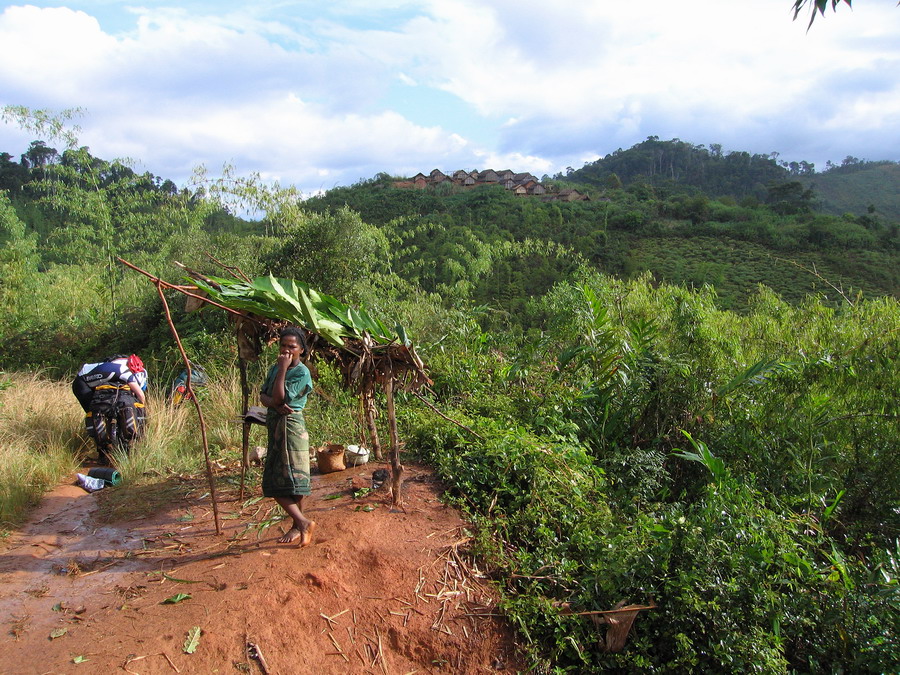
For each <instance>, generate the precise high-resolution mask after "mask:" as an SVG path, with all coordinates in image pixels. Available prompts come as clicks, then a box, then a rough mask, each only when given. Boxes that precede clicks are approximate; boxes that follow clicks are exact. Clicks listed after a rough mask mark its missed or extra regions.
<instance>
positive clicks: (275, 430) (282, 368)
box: [259, 326, 316, 546]
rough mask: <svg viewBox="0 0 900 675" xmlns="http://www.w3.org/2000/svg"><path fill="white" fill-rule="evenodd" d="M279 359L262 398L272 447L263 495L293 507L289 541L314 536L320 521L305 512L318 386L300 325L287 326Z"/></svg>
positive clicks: (286, 507) (308, 539)
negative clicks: (310, 413) (310, 407)
mask: <svg viewBox="0 0 900 675" xmlns="http://www.w3.org/2000/svg"><path fill="white" fill-rule="evenodd" d="M280 337H281V339H280V341H279V347H280V350H279V354H278V359H277V360H276V361H275V365H273V366H272V367H271V368H270V369H269V375H268V377H266V382H265V384H263V388H262V391H261V393H260V395H259V400H260V402H262V404H263V405H264V406H266V407H267V408H268V412H267V414H266V428H267V429H268V432H269V447H268V452H267V453H266V465H265V468H264V469H263V479H262V488H263V496H265V497H272V498H273V499H274V500H275V501H276V502H278V504H279V505H280V506H281V508H283V509H284V510H285V511H287V514H288V515H289V516H290V517H291V519H292V520H293V521H294V522H293V526H292V527H291V529H289V530H288V531H287V532H286V533H285V534H284V536H282V537H281V538H279V540H278V541H280V542H281V543H283V544H288V543H291V542H294V541H298V540H299V542H300V546H308V545H309V544H310V542H312V536H313V531H314V530H315V528H316V524H315V522H313V521H312V520H310V519H309V518H307V517H306V516H305V515H303V509H302V506H303V497H305V496H307V495H309V494H310V484H309V434H308V433H307V432H306V422H305V420H304V419H303V407H304V406H305V405H306V397H307V396H308V395H309V393H310V392H311V391H312V378H311V377H310V374H309V369H308V368H307V367H306V366H304V365H303V364H302V363H300V357H301V356H303V355H304V354H305V353H306V340H305V338H304V337H303V333H302V332H301V331H300V329H299V328H296V327H294V326H289V327H288V328H285V329H284V330H282V331H281V336H280Z"/></svg>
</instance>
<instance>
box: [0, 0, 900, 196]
mask: <svg viewBox="0 0 900 675" xmlns="http://www.w3.org/2000/svg"><path fill="white" fill-rule="evenodd" d="M72 6H75V5H72ZM90 6H91V8H92V9H91V12H92V13H93V14H89V13H87V12H85V11H77V10H75V9H69V8H65V7H58V8H45V9H39V8H37V7H33V6H14V5H13V6H6V8H5V10H4V11H3V13H2V14H0V92H2V93H0V96H2V97H3V98H4V100H0V104H6V103H16V104H24V105H28V106H31V107H40V108H43V107H50V108H56V109H59V108H67V107H75V106H80V107H84V108H86V109H87V111H88V115H87V116H86V117H85V118H84V120H82V123H81V124H82V127H83V129H84V132H83V135H82V141H83V142H84V143H86V144H88V145H90V146H91V148H92V150H93V151H94V152H95V153H96V154H98V155H100V156H102V157H109V158H111V157H115V156H122V155H124V156H131V157H134V158H137V159H139V160H141V161H142V162H143V164H144V165H146V167H147V168H148V169H149V170H151V171H153V172H155V173H158V174H160V175H163V176H165V177H172V178H175V179H183V178H184V177H185V176H186V175H187V173H188V171H189V169H190V167H191V165H192V164H196V163H200V162H202V163H205V164H207V165H208V166H209V167H210V168H214V167H215V166H216V165H217V164H219V163H221V162H224V161H233V162H234V163H235V164H236V165H237V167H238V169H239V170H241V171H247V172H249V171H253V170H259V171H261V172H263V173H264V174H265V175H269V176H277V177H279V178H280V179H282V180H283V181H285V182H295V183H297V184H298V186H300V187H301V189H303V190H305V191H311V190H315V189H319V188H322V187H326V188H327V187H331V184H329V185H323V181H324V180H330V181H333V183H332V184H340V183H347V182H352V181H355V180H357V179H359V178H366V177H370V176H372V175H374V174H375V173H376V172H379V171H387V172H389V173H407V174H412V173H415V172H417V171H420V170H428V169H430V168H432V167H434V166H438V167H442V168H445V169H452V168H458V167H468V168H484V167H487V166H497V167H504V168H505V167H509V168H515V169H520V170H528V171H531V172H533V173H536V174H538V175H540V174H542V173H555V172H556V171H560V170H563V169H564V168H565V167H566V166H567V165H574V166H578V165H580V163H583V161H586V160H587V159H594V158H596V156H598V155H599V154H604V153H606V152H610V151H612V150H614V149H615V148H616V147H628V146H630V145H632V144H633V143H636V142H639V141H641V140H643V139H644V138H645V137H646V136H649V135H659V136H660V137H662V138H670V137H675V136H677V137H680V138H682V139H683V140H687V141H691V142H694V143H711V142H719V143H722V144H724V145H725V146H726V148H729V149H741V150H749V151H751V152H769V151H772V150H779V151H781V152H782V156H783V157H784V158H789V159H808V160H812V161H817V162H818V163H820V165H821V163H822V162H824V159H826V158H830V159H836V160H839V159H840V158H841V157H843V156H845V155H847V154H854V155H856V156H863V157H867V158H869V159H882V158H887V159H898V158H900V145H898V144H900V133H898V131H900V128H898V122H897V120H898V119H900V82H898V77H897V75H896V73H898V72H900V46H898V43H897V40H896V35H897V34H898V33H900V9H895V7H894V3H893V2H889V3H881V4H877V3H875V2H869V3H863V4H860V5H859V6H858V7H855V8H854V10H853V11H852V12H851V11H849V9H847V8H845V7H843V6H842V7H841V8H839V10H838V12H837V13H836V14H833V13H831V12H830V11H829V13H828V15H827V16H826V17H825V18H824V19H823V18H820V19H819V20H817V21H816V24H815V25H814V26H813V28H812V29H811V30H810V31H809V32H807V31H806V22H805V21H803V20H798V21H796V22H792V21H791V20H790V11H789V10H790V2H789V1H788V0H757V2H755V3H753V6H752V7H748V6H747V4H746V3H741V2H737V1H735V0H728V1H723V0H695V1H694V2H691V3H675V2H671V0H645V1H644V2H640V3H632V4H630V5H623V4H622V3H609V2H603V3H601V2H594V3H577V4H576V3H566V4H565V5H563V6H560V5H548V3H546V2H545V1H544V0H541V1H540V2H538V0H521V1H520V2H518V3H516V4H515V5H514V6H512V5H501V4H496V3H494V4H485V3H483V2H477V1H476V0H422V2H417V3H413V2H409V1H405V0H395V1H391V0H381V1H379V2H371V1H369V0H367V1H366V2H362V0H359V1H357V0H354V1H353V2H341V3H327V4H317V5H312V4H309V3H302V4H301V3H283V2H279V1H276V0H271V1H265V2H258V3H253V4H248V3H244V2H235V1H234V0H223V1H222V2H220V3H218V4H217V5H216V6H215V9H213V8H212V6H210V7H209V8H207V10H206V11H201V10H199V9H197V5H196V3H195V2H183V3H181V6H180V7H179V8H168V9H167V8H160V7H153V8H148V7H143V8H140V7H138V8H132V9H130V10H128V11H129V12H131V14H130V15H128V14H125V15H124V16H125V23H124V24H122V25H125V26H126V28H125V29H124V30H122V29H121V26H119V28H118V29H117V30H115V31H114V30H112V29H110V28H108V24H109V21H108V20H107V19H106V18H105V16H106V15H105V14H103V13H102V12H101V9H100V8H101V7H102V6H98V5H97V4H94V3H92V4H91V5H90ZM120 11H121V10H120ZM121 16H122V15H120V16H119V19H118V20H119V21H120V22H121V21H122V18H121ZM129 16H130V24H129V23H128V22H127V21H128V19H129ZM398 86H399V87H410V88H413V87H414V88H415V94H416V96H414V97H413V96H410V97H405V98H404V97H399V98H398V97H394V98H391V96H390V92H391V90H392V88H395V87H398ZM435 90H437V91H440V92H445V93H443V94H442V95H441V96H442V97H443V98H440V99H436V100H444V101H446V100H454V97H455V100H458V101H460V104H459V108H458V110H457V109H455V108H454V110H453V111H452V114H451V113H448V114H447V115H445V116H443V117H441V124H440V125H439V124H438V123H437V122H431V121H429V120H428V119H422V118H421V117H419V116H418V115H421V110H422V109H423V108H422V106H421V103H422V97H423V96H427V94H428V92H429V91H435ZM447 94H449V95H450V96H449V97H448V96H447ZM401 99H402V100H401ZM386 101H391V104H392V105H394V106H397V107H394V108H393V109H391V108H388V107H387V105H386ZM417 104H418V105H419V106H420V108H419V110H418V111H416V110H414V109H413V107H412V106H414V105H417ZM404 106H406V107H404ZM413 119H415V120H416V121H415V122H413V121H412V120H413ZM473 138H479V139H482V140H481V142H479V143H476V142H474V141H473V140H472V139H473ZM22 139H23V135H22V134H21V133H20V132H18V131H17V130H14V129H10V128H3V127H0V151H3V150H6V151H10V152H14V151H16V150H17V148H16V147H10V144H11V143H17V144H21V143H22ZM854 144H856V146H857V147H856V148H854V147H853V145H854ZM22 149H24V148H22V147H21V145H20V146H19V148H18V150H19V151H21V150H22ZM803 153H810V154H806V155H804V154H803ZM873 153H875V154H873ZM878 153H880V154H878ZM885 153H887V154H885Z"/></svg>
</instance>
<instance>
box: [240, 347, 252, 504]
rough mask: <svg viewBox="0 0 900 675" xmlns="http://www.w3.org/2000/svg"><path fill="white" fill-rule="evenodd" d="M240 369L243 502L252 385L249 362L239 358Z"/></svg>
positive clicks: (247, 462) (248, 451) (248, 457)
mask: <svg viewBox="0 0 900 675" xmlns="http://www.w3.org/2000/svg"><path fill="white" fill-rule="evenodd" d="M238 369H239V370H240V372H241V420H243V429H242V433H241V497H240V499H241V501H243V500H244V480H245V478H246V476H247V467H248V466H249V464H250V422H248V421H247V410H249V405H250V385H249V384H248V383H247V362H246V361H245V360H244V359H243V358H242V357H241V356H238Z"/></svg>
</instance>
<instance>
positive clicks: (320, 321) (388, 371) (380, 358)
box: [184, 268, 431, 390]
mask: <svg viewBox="0 0 900 675" xmlns="http://www.w3.org/2000/svg"><path fill="white" fill-rule="evenodd" d="M184 269H185V271H186V272H187V273H188V276H189V278H190V279H191V281H192V282H193V283H194V284H195V285H196V286H197V288H198V289H200V290H202V291H203V292H204V293H205V294H206V295H207V296H208V297H209V298H210V299H211V300H214V301H215V302H217V303H219V304H220V305H222V306H224V307H227V308H229V309H231V310H234V311H238V312H240V313H242V314H244V315H246V316H247V318H248V319H249V320H247V321H240V320H239V321H238V322H237V333H238V343H239V344H240V345H241V346H242V348H241V351H242V356H245V347H248V348H251V349H252V350H253V351H255V353H256V354H257V355H258V354H259V351H260V348H261V341H267V342H268V341H272V340H273V339H275V336H277V333H278V329H280V328H281V327H283V326H284V325H286V324H293V325H296V326H300V327H301V328H303V329H305V330H306V331H307V343H308V346H309V348H310V355H311V356H314V357H318V358H322V359H323V360H325V361H326V362H329V363H333V364H334V365H336V366H337V367H338V368H339V369H340V371H341V372H342V373H343V375H344V383H345V386H347V387H348V388H352V389H354V390H363V389H367V388H371V387H372V386H374V384H375V383H376V382H380V383H383V382H384V379H385V378H387V377H390V378H392V380H393V383H394V386H395V387H396V388H399V389H404V390H416V389H419V388H421V387H422V386H425V385H430V384H431V380H430V379H429V378H428V376H427V374H426V372H425V366H424V364H423V363H422V360H421V359H420V358H419V356H418V355H417V354H416V351H415V348H414V346H413V344H412V343H411V342H410V340H409V338H408V336H407V333H406V330H405V329H404V328H403V327H402V326H400V325H397V326H395V328H394V330H390V329H389V328H388V327H387V326H386V325H385V324H384V323H383V322H382V321H380V320H379V319H377V318H374V317H372V316H370V315H369V314H368V313H367V312H366V311H365V310H363V309H357V308H353V307H350V306H349V305H345V304H344V303H342V302H340V301H339V300H337V299H336V298H333V297H332V296H330V295H327V294H325V293H322V292H320V291H317V290H315V289H312V288H310V287H309V286H308V285H307V284H305V283H303V282H300V281H296V280H294V279H284V278H278V277H275V276H273V275H271V274H270V275H268V276H266V277H257V278H255V279H244V280H241V279H233V278H225V277H214V276H209V275H204V274H200V273H199V272H195V271H194V270H190V269H188V268H184ZM259 324H263V325H264V326H265V327H266V330H263V331H261V330H260V328H259Z"/></svg>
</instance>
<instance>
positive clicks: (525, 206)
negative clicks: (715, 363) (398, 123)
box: [306, 167, 900, 315]
mask: <svg viewBox="0 0 900 675" xmlns="http://www.w3.org/2000/svg"><path fill="white" fill-rule="evenodd" d="M776 169H777V167H776ZM729 180H730V179H729ZM566 185H567V184H566V183H559V184H558V185H557V187H566ZM568 185H569V186H570V185H571V184H568ZM581 189H582V190H584V188H583V187H582V188H581ZM589 192H590V194H591V195H592V200H591V201H586V202H581V201H579V202H562V201H552V202H547V201H543V200H541V199H540V198H535V197H515V196H513V195H512V194H511V193H510V192H508V191H506V190H503V189H502V188H500V187H494V188H476V189H463V188H458V187H455V186H451V185H448V184H444V185H442V186H440V187H439V188H438V189H430V188H429V189H426V190H415V189H397V188H394V187H393V182H392V179H391V178H390V177H389V176H386V175H382V176H378V177H376V178H374V179H372V180H368V181H363V182H361V183H359V184H357V185H354V186H351V187H345V188H338V189H335V190H331V191H329V192H328V193H327V194H325V195H322V196H319V197H315V198H313V199H310V200H308V201H307V203H306V206H307V208H309V209H312V210H315V211H320V212H329V211H334V210H335V209H338V208H340V207H343V206H348V207H349V208H350V209H352V210H354V211H356V212H358V213H359V214H360V215H361V216H362V219H363V220H364V221H366V222H370V223H374V224H377V225H379V226H381V227H382V228H384V230H385V231H387V232H390V233H391V237H392V241H393V243H394V246H395V258H394V269H395V271H398V272H399V273H400V274H401V275H404V276H406V277H407V278H409V279H410V280H412V281H415V282H417V283H418V284H420V285H422V286H423V287H424V288H426V289H427V290H430V291H435V292H439V293H441V294H442V295H446V294H447V293H448V292H450V291H451V290H453V291H454V292H459V291H460V289H462V288H465V289H466V292H467V293H469V294H470V295H471V296H472V299H475V300H476V301H478V302H481V303H485V304H488V305H496V303H498V302H500V307H502V308H503V309H504V310H505V311H508V312H510V313H511V314H512V315H520V314H519V310H520V309H521V306H522V304H523V303H524V302H525V299H526V298H527V297H528V295H530V294H533V293H540V292H543V291H544V290H546V289H547V288H549V287H550V286H551V285H552V284H553V283H555V282H556V281H558V280H560V279H561V278H562V277H563V276H564V275H565V274H566V273H567V271H568V270H571V269H572V267H573V266H576V265H577V264H578V263H579V261H582V262H583V263H584V264H587V265H589V266H593V267H595V268H598V269H600V270H602V271H605V272H608V273H612V274H615V275H618V276H623V277H632V276H635V275H638V274H642V273H644V272H647V271H649V272H650V273H651V274H652V275H653V277H654V278H655V279H656V280H658V281H669V282H674V283H680V284H685V285H688V286H694V287H700V286H703V285H707V284H709V285H712V286H714V287H715V289H716V292H717V294H718V302H719V304H720V306H723V307H727V308H732V309H738V310H742V308H746V306H747V305H746V303H747V300H748V298H749V297H750V296H752V295H753V294H754V293H756V291H757V287H758V285H759V284H765V285H767V286H769V287H771V288H772V289H774V290H775V291H776V292H777V293H779V294H780V295H781V296H782V297H784V298H785V299H788V300H790V301H794V302H797V301H800V300H801V299H802V298H803V297H804V296H805V295H807V294H809V293H811V292H825V293H826V294H828V295H829V296H831V297H832V298H833V299H835V298H836V297H837V293H836V292H835V291H834V289H833V288H832V287H831V286H830V285H829V284H828V283H827V282H830V283H831V284H834V285H835V286H838V287H840V288H842V289H843V290H844V292H845V293H847V294H853V293H854V292H856V291H862V292H864V293H865V294H867V295H872V296H877V295H898V294H900V264H898V263H900V238H898V225H897V223H896V222H890V221H888V220H886V219H884V218H881V217H880V216H878V215H877V214H872V213H869V212H868V211H864V212H862V213H860V214H858V215H853V214H845V215H843V216H840V217H837V216H833V215H828V214H824V213H821V212H818V211H817V210H816V203H815V199H814V194H813V192H812V191H810V190H809V189H807V188H805V187H804V186H803V185H802V184H801V183H800V182H799V181H797V180H789V181H787V182H781V183H773V184H770V185H769V186H768V187H767V188H766V189H765V192H764V194H763V195H762V199H757V198H756V197H747V198H745V199H743V200H741V201H740V202H738V200H736V199H735V198H734V197H731V196H725V197H720V198H718V199H716V198H712V197H711V196H709V195H707V194H705V193H703V192H702V191H699V190H696V189H695V190H693V192H691V193H685V192H683V191H681V192H679V191H673V190H670V189H667V188H666V186H664V185H661V186H654V185H651V184H648V183H646V182H642V181H639V182H633V183H632V184H631V185H629V186H626V187H622V186H607V187H604V188H597V189H592V190H589Z"/></svg>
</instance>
